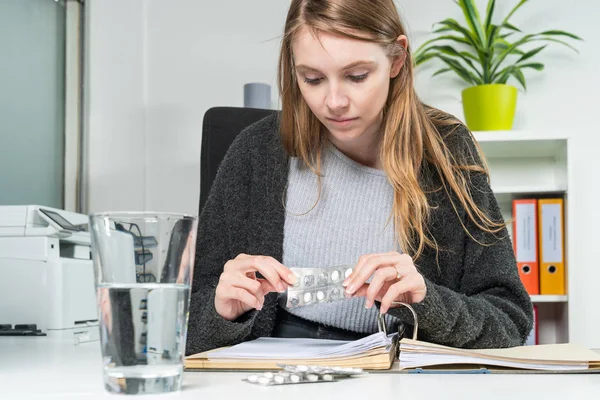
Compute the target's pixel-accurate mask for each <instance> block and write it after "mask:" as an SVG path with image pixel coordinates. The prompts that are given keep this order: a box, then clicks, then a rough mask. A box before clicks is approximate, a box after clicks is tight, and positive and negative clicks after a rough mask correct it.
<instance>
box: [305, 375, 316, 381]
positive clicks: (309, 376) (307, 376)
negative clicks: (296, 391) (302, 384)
mask: <svg viewBox="0 0 600 400" xmlns="http://www.w3.org/2000/svg"><path fill="white" fill-rule="evenodd" d="M306 379H308V380H309V381H311V382H316V381H318V380H319V375H315V374H306Z"/></svg>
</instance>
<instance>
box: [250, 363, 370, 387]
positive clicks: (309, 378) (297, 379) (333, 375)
mask: <svg viewBox="0 0 600 400" xmlns="http://www.w3.org/2000/svg"><path fill="white" fill-rule="evenodd" d="M279 366H280V367H281V368H282V369H283V370H282V371H279V372H270V371H267V372H263V373H262V374H251V375H248V376H247V377H246V378H245V379H243V380H244V381H246V382H248V383H254V384H257V385H262V386H274V385H292V384H297V383H318V382H334V381H336V380H338V379H343V378H349V377H351V376H354V375H361V374H363V370H362V369H360V368H342V367H321V366H314V365H312V366H311V365H285V364H280V365H279Z"/></svg>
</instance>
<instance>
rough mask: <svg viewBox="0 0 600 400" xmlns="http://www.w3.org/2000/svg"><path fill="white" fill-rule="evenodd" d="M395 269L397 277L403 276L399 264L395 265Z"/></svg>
mask: <svg viewBox="0 0 600 400" xmlns="http://www.w3.org/2000/svg"><path fill="white" fill-rule="evenodd" d="M394 269H395V270H396V279H400V278H402V274H401V273H400V269H399V268H398V266H394Z"/></svg>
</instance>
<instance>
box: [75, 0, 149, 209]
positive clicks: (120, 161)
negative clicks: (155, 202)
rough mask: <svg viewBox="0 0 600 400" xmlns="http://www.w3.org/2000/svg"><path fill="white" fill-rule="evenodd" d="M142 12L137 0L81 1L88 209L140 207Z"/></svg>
mask: <svg viewBox="0 0 600 400" xmlns="http://www.w3.org/2000/svg"><path fill="white" fill-rule="evenodd" d="M144 12H145V9H144V2H143V1H138V0H91V1H87V2H86V3H85V15H86V21H85V30H86V39H85V41H86V43H85V47H86V48H85V74H84V75H85V76H84V79H85V91H86V93H85V103H86V104H85V108H86V110H87V111H86V122H85V124H86V128H85V129H86V130H87V135H88V138H87V143H86V147H87V148H86V151H87V157H88V164H87V171H86V181H87V182H86V183H87V184H86V185H85V186H86V188H87V190H86V193H85V196H87V204H88V210H89V211H92V212H93V211H109V210H143V209H144V208H145V206H146V193H145V188H146V182H145V179H146V170H147V168H146V148H145V144H146V140H147V139H146V135H145V113H146V100H145V92H146V84H145V82H146V80H145V75H146V74H145V65H146V63H145V62H144V56H145V47H144V41H145V32H146V22H145V15H144ZM88 210H86V211H88Z"/></svg>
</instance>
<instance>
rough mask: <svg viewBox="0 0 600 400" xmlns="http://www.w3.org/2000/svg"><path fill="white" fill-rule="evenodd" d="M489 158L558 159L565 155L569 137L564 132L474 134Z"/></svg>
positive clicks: (494, 132)
mask: <svg viewBox="0 0 600 400" xmlns="http://www.w3.org/2000/svg"><path fill="white" fill-rule="evenodd" d="M473 135H474V136H475V139H476V140H477V142H478V143H479V145H480V146H481V148H482V149H483V151H484V153H485V155H486V157H487V158H488V159H489V158H506V157H508V158H512V157H526V158H547V157H551V158H556V157H561V156H563V155H564V151H565V149H566V145H567V140H568V136H567V135H566V134H565V133H564V132H535V131H489V132H473Z"/></svg>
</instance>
